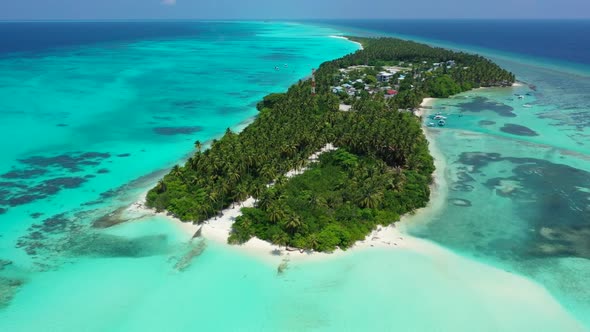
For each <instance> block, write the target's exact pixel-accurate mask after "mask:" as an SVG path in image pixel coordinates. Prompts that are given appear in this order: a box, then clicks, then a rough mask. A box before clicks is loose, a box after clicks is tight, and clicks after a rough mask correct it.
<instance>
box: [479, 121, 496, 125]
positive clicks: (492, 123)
mask: <svg viewBox="0 0 590 332" xmlns="http://www.w3.org/2000/svg"><path fill="white" fill-rule="evenodd" d="M478 124H479V125H480V126H491V125H495V124H496V121H490V120H481V121H479V122H478Z"/></svg>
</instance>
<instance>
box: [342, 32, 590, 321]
mask: <svg viewBox="0 0 590 332" xmlns="http://www.w3.org/2000/svg"><path fill="white" fill-rule="evenodd" d="M332 23H333V24H334V22H332ZM342 24H344V23H342ZM347 26H350V27H355V28H357V29H368V30H370V31H367V30H364V33H365V34H392V35H396V36H401V37H406V38H412V39H414V40H419V41H423V42H429V43H432V44H435V45H439V46H443V47H450V48H455V49H462V50H467V51H472V52H478V53H481V54H484V55H486V56H488V57H491V58H492V59H493V60H495V61H496V62H497V63H499V64H500V65H501V66H503V67H505V68H507V69H509V70H511V71H513V72H514V73H515V74H516V76H517V79H519V80H520V81H523V82H525V84H524V85H523V86H522V87H515V88H511V89H487V90H478V91H472V92H468V93H465V94H463V95H460V96H457V97H455V98H452V99H450V100H440V101H437V102H436V103H435V104H434V109H433V110H432V112H441V113H443V114H444V115H445V116H448V121H447V126H446V127H445V128H444V129H429V132H430V133H431V134H432V135H433V136H434V137H435V139H436V142H437V143H436V144H437V146H438V147H439V149H440V152H441V153H442V155H443V156H444V158H445V160H446V162H447V164H448V168H447V169H446V173H445V178H446V181H447V182H448V184H449V188H450V190H449V193H448V201H447V204H445V207H444V208H443V209H442V210H440V211H438V213H437V214H436V216H435V217H434V218H432V217H431V216H428V217H420V216H417V217H416V218H413V219H412V220H411V222H410V223H409V225H408V227H409V230H410V233H412V234H414V235H416V236H420V237H424V238H427V239H430V240H433V241H435V242H436V243H438V244H441V245H443V246H445V247H448V248H451V249H452V250H453V251H455V252H457V253H460V254H462V255H464V256H466V257H470V258H471V259H473V260H476V261H481V262H485V263H486V264H489V265H492V266H497V267H499V268H502V269H506V270H509V271H514V272H516V273H518V274H521V275H524V276H526V277H528V278H530V279H531V280H534V281H536V282H538V283H539V284H541V285H543V286H544V287H546V288H547V289H548V290H549V291H550V293H551V294H552V295H553V296H555V297H556V299H557V300H558V301H559V302H560V303H561V304H562V305H564V306H565V307H566V309H567V310H568V311H569V312H571V313H573V314H574V315H575V316H576V318H577V319H578V320H580V321H583V322H584V324H585V326H586V328H587V329H590V301H588V299H590V287H589V286H588V284H587V280H589V278H590V231H589V230H590V195H589V193H590V183H589V182H588V181H589V179H590V128H589V124H590V123H589V119H590V74H589V73H590V72H589V71H588V66H587V64H588V61H589V60H590V52H589V50H588V49H587V45H588V43H587V42H585V41H586V40H587V38H588V32H589V30H590V28H589V26H588V21H570V22H557V21H553V22H547V21H537V22H512V21H507V22H502V21H491V22H490V21H487V22H486V21H483V22H473V21H460V22H450V21H447V22H441V21H438V22H437V21H434V22H424V21H422V22H420V21H401V22H375V21H374V22H359V21H357V22H348V25H347ZM467 27H469V29H467ZM412 28H415V29H412ZM344 29H346V28H344ZM483 31H487V32H486V33H485V34H484V33H483ZM451 32H454V33H451ZM355 33H363V32H362V31H358V30H356V31H355ZM547 36H554V37H555V38H548V39H546V37H547ZM541 39H542V40H541ZM571 61H575V62H571ZM517 95H523V96H524V99H519V98H518V97H517ZM428 122H430V121H429V120H425V124H426V123H428Z"/></svg>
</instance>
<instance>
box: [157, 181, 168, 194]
mask: <svg viewBox="0 0 590 332" xmlns="http://www.w3.org/2000/svg"><path fill="white" fill-rule="evenodd" d="M166 189H167V188H166V182H164V180H160V181H158V184H157V185H156V192H157V193H159V194H161V193H163V192H165V191H166Z"/></svg>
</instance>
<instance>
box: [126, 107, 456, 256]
mask: <svg viewBox="0 0 590 332" xmlns="http://www.w3.org/2000/svg"><path fill="white" fill-rule="evenodd" d="M435 100H436V99H435V98H425V99H424V101H423V102H422V104H421V107H425V106H430V105H431V104H432V103H433V102H434V101H435ZM418 112H420V115H422V113H421V112H425V110H424V109H423V108H420V109H419V111H418ZM424 134H425V135H426V138H427V139H428V141H429V142H430V145H429V147H430V152H431V154H432V155H433V157H434V159H435V166H436V171H435V173H434V181H433V184H432V186H431V193H430V195H431V199H430V202H429V204H428V206H427V207H425V208H422V209H419V210H418V211H416V213H415V214H413V215H406V216H402V218H401V220H400V222H397V223H395V224H392V225H390V226H387V227H383V226H380V227H378V228H377V229H375V230H374V231H373V232H371V234H369V235H367V237H366V238H365V239H364V240H363V241H359V242H357V243H356V244H355V245H354V246H353V247H352V248H349V249H347V250H346V251H344V250H336V251H334V252H333V253H320V252H312V251H302V250H301V251H300V250H297V249H289V250H287V248H285V247H280V246H277V245H273V244H271V243H269V242H266V241H264V240H261V239H258V238H252V239H251V240H249V241H248V242H246V243H245V244H242V245H229V244H228V243H227V238H228V237H229V235H230V233H231V229H232V225H233V222H234V220H235V219H236V218H237V217H238V216H239V215H240V214H241V212H240V211H241V209H242V208H243V207H253V206H254V204H255V201H254V199H253V198H252V197H250V198H248V199H247V200H246V201H244V202H242V203H240V204H238V203H236V204H235V205H234V206H232V207H230V208H228V209H225V210H223V211H222V212H221V214H220V216H219V217H214V218H211V219H209V220H206V221H205V222H203V223H202V224H192V223H186V222H182V221H180V220H179V219H177V218H174V217H173V216H170V215H168V214H165V213H156V212H155V211H153V210H151V209H149V208H147V207H146V206H145V195H146V194H147V193H146V194H144V195H143V196H142V197H141V198H140V199H139V200H138V201H137V202H136V203H134V204H132V205H131V206H130V207H129V208H128V209H127V214H129V215H131V216H132V215H137V214H140V215H152V216H153V215H159V216H161V217H165V218H167V219H169V220H170V221H171V222H173V223H174V224H175V225H176V226H177V227H179V228H180V229H181V230H182V231H184V232H185V233H186V234H187V236H189V238H190V237H192V236H193V235H194V234H195V233H196V232H197V231H198V230H199V229H200V230H201V234H202V236H203V237H204V238H205V239H208V240H210V241H214V242H216V243H218V244H222V245H224V246H228V247H230V248H234V249H236V250H239V251H240V252H243V253H246V254H249V255H253V256H256V257H258V258H261V259H263V260H265V261H269V262H273V263H277V262H280V261H282V260H284V259H288V260H317V259H324V258H330V257H336V256H340V255H343V254H345V253H348V252H354V251H357V250H363V249H369V248H391V249H399V248H406V249H413V250H419V249H420V248H422V249H424V245H425V243H427V241H424V240H420V239H417V238H414V237H412V236H409V235H407V234H405V232H404V229H406V227H407V226H408V225H410V224H412V223H414V222H415V221H417V220H421V221H424V220H431V219H432V216H434V215H435V214H436V213H437V211H439V210H440V209H441V208H442V207H443V206H444V203H445V200H446V196H447V183H446V181H445V180H444V179H445V177H444V172H445V168H446V167H445V161H444V157H443V156H442V154H441V153H440V151H439V150H438V148H437V146H436V140H435V138H434V137H433V136H432V134H431V133H429V132H428V131H426V130H424ZM335 149H336V147H334V146H333V145H332V144H327V145H326V146H325V147H323V148H322V149H321V150H320V151H318V152H316V153H314V154H313V155H311V156H310V158H309V159H308V163H313V162H316V161H317V160H318V158H319V156H320V155H321V154H322V153H325V152H328V151H333V150H335ZM305 169H306V168H302V169H299V170H291V171H289V172H288V173H287V174H286V176H287V177H293V176H297V175H299V174H302V173H303V172H304V171H305ZM412 226H415V225H414V224H412Z"/></svg>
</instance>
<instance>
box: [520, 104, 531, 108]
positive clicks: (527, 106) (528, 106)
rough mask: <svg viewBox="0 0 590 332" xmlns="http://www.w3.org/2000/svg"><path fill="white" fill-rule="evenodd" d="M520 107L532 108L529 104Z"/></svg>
mask: <svg viewBox="0 0 590 332" xmlns="http://www.w3.org/2000/svg"><path fill="white" fill-rule="evenodd" d="M522 107H526V108H531V107H533V105H531V104H524V105H522Z"/></svg>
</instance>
